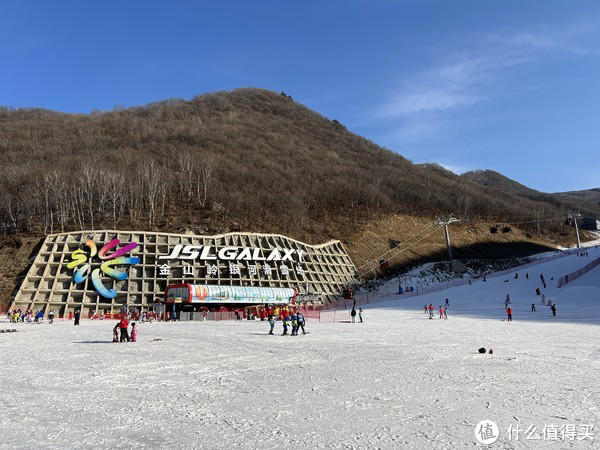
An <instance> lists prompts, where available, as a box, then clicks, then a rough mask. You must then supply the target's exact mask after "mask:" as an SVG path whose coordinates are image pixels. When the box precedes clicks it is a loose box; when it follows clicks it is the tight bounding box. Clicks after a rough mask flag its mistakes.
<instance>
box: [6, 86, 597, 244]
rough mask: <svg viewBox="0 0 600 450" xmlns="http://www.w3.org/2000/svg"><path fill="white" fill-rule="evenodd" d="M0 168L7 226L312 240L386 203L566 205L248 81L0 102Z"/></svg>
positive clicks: (416, 210)
mask: <svg viewBox="0 0 600 450" xmlns="http://www.w3.org/2000/svg"><path fill="white" fill-rule="evenodd" d="M0 167H1V173H0V227H1V228H2V229H3V230H4V231H5V232H13V231H33V232H39V233H47V232H50V231H54V232H56V231H61V230H69V229H81V228H84V229H89V228H98V227H111V228H143V229H156V228H161V229H172V230H173V229H179V228H189V229H193V230H195V231H197V232H213V231H224V230H230V229H238V228H244V229H250V230H256V231H274V230H276V231H279V232H286V233H289V234H292V235H294V236H297V237H300V238H304V239H309V240H315V239H316V240H320V239H322V238H324V237H327V235H329V234H334V233H339V232H340V226H341V227H342V229H341V232H342V234H346V233H345V232H344V229H345V227H346V228H347V227H348V226H351V225H352V224H353V223H355V222H356V221H361V220H370V219H372V218H375V217H382V216H385V215H389V214H393V213H401V214H408V215H417V216H430V215H434V214H440V213H449V212H454V213H455V214H458V215H460V216H461V217H463V218H476V217H486V218H489V219H490V220H495V219H497V220H504V219H506V220H508V219H510V218H513V217H523V216H531V215H532V211H536V212H537V214H542V215H544V216H547V215H549V214H562V213H563V212H564V211H566V209H568V208H569V206H570V205H569V204H568V201H565V200H563V199H561V198H559V197H556V196H551V195H543V196H540V197H539V198H537V197H534V198H532V197H531V196H523V195H520V193H519V192H514V191H512V190H502V189H499V188H497V187H494V186H482V185H480V184H478V183H476V182H474V181H471V180H469V179H467V178H465V177H458V176H456V175H454V174H452V173H450V172H447V171H445V170H443V169H441V168H437V167H434V166H418V165H415V164H412V163H411V162H410V161H408V160H406V159H405V158H403V157H402V156H400V155H398V154H396V153H393V152H391V151H388V150H385V149H383V148H381V147H379V146H377V145H375V144H374V143H373V142H370V141H368V140H367V139H364V138H362V137H360V136H357V135H355V134H352V133H351V132H349V131H348V130H346V128H345V127H344V126H343V125H342V124H340V123H338V122H337V121H336V120H329V119H327V118H325V117H323V116H321V115H319V114H318V113H316V112H314V111H311V110H309V109H308V108H306V107H304V106H302V105H300V104H298V103H296V102H294V101H293V100H292V99H291V98H290V97H289V96H286V95H283V94H277V93H274V92H270V91H265V90H260V89H238V90H235V91H232V92H219V93H214V94H206V95H202V96H199V97H196V98H194V99H192V100H190V101H183V100H169V101H165V102H160V103H155V104H150V105H147V106H143V107H136V108H129V109H120V108H116V109H115V110H113V111H109V112H94V113H92V114H89V115H74V114H63V113H58V112H52V111H46V110H9V109H2V110H0ZM567 200H568V199H567ZM593 206H594V205H590V208H592V209H593ZM340 221H342V222H343V223H340ZM331 224H336V226H335V227H334V228H333V230H332V229H331V227H330V225H331ZM546 225H547V224H546ZM332 231H333V233H332Z"/></svg>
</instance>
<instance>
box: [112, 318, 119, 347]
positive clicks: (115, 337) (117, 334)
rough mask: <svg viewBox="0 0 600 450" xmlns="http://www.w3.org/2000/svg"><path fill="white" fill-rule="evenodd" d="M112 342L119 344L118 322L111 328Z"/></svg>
mask: <svg viewBox="0 0 600 450" xmlns="http://www.w3.org/2000/svg"><path fill="white" fill-rule="evenodd" d="M113 342H119V322H117V324H116V325H115V327H114V328H113Z"/></svg>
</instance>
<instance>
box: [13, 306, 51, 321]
mask: <svg viewBox="0 0 600 450" xmlns="http://www.w3.org/2000/svg"><path fill="white" fill-rule="evenodd" d="M54 315H55V314H54V310H50V312H49V313H48V322H49V323H52V322H54ZM7 318H8V321H9V322H11V323H25V322H27V323H32V322H33V323H42V322H43V320H44V311H42V310H41V309H40V310H39V311H37V312H36V313H35V314H34V313H33V310H31V309H29V308H28V309H26V310H25V311H22V310H21V308H18V309H15V310H12V311H8V314H7Z"/></svg>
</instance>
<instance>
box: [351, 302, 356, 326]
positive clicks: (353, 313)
mask: <svg viewBox="0 0 600 450" xmlns="http://www.w3.org/2000/svg"><path fill="white" fill-rule="evenodd" d="M350 317H352V323H356V309H354V306H353V307H352V311H350Z"/></svg>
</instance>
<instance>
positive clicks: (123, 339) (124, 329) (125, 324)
mask: <svg viewBox="0 0 600 450" xmlns="http://www.w3.org/2000/svg"><path fill="white" fill-rule="evenodd" d="M128 327H129V321H128V320H127V316H125V315H124V316H123V317H121V321H120V322H119V328H121V342H129V332H128V331H127V328H128Z"/></svg>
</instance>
